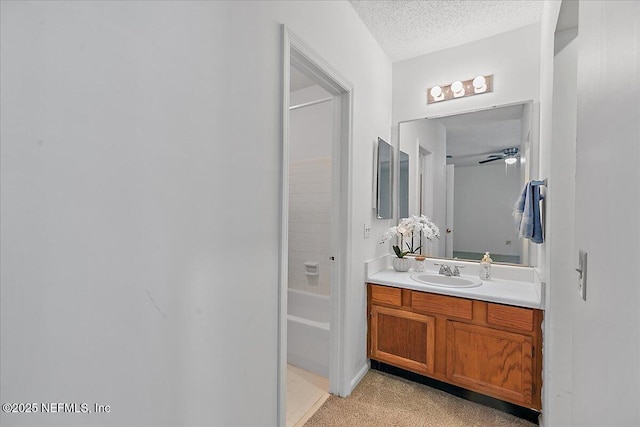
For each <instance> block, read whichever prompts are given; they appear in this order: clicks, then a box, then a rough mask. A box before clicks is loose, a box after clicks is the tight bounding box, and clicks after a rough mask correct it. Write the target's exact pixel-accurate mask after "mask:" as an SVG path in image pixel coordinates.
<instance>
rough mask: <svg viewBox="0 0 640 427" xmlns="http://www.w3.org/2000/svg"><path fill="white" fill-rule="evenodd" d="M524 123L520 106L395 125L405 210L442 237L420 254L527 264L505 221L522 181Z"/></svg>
mask: <svg viewBox="0 0 640 427" xmlns="http://www.w3.org/2000/svg"><path fill="white" fill-rule="evenodd" d="M531 118H532V104H531V103H530V102H526V103H520V104H516V105H509V106H501V107H495V108H490V109H486V110H481V111H475V112H470V113H462V114H456V115H451V116H447V117H437V118H428V119H422V120H415V121H411V122H403V123H400V127H399V141H400V143H399V148H398V149H399V150H401V151H402V152H404V153H408V155H409V160H408V163H409V173H408V175H409V184H408V188H407V189H406V190H407V194H408V198H409V210H408V213H409V215H413V214H416V215H419V214H424V215H426V216H428V217H429V218H431V219H432V220H433V221H434V222H435V224H436V225H437V226H438V227H439V228H440V230H441V234H442V236H441V238H440V239H439V240H437V241H435V242H427V244H426V245H425V247H424V251H423V253H426V254H427V255H430V256H434V257H443V258H458V259H467V260H476V261H478V260H480V259H481V258H482V255H483V254H484V253H485V252H490V253H491V256H492V258H493V260H494V261H496V262H504V263H510V264H519V265H530V264H531V262H530V259H529V246H528V242H527V241H523V240H522V239H520V238H519V237H518V232H517V229H516V226H515V221H514V220H513V217H512V212H513V206H514V203H515V202H516V200H517V199H518V197H519V195H520V192H521V190H522V188H523V186H524V182H526V180H528V179H529V164H528V163H529V162H527V157H529V156H530V152H531V144H530V135H531V123H532V120H531ZM505 160H507V161H505ZM400 191H403V189H400Z"/></svg>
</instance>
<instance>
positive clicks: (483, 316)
mask: <svg viewBox="0 0 640 427" xmlns="http://www.w3.org/2000/svg"><path fill="white" fill-rule="evenodd" d="M367 288H368V289H367V301H368V302H367V307H368V313H369V317H368V326H369V332H368V357H369V358H371V359H373V360H377V361H379V362H384V363H387V364H389V365H393V366H397V367H399V368H403V369H406V370H408V371H412V372H416V373H418V374H421V375H424V376H427V377H431V378H435V379H437V380H440V381H444V382H447V383H450V384H453V385H456V386H459V387H463V388H466V389H468V390H473V391H476V392H479V393H482V394H486V395H488V396H492V397H495V398H497V399H501V400H504V401H507V402H511V403H514V404H516V405H520V406H524V407H527V408H532V409H536V410H540V407H541V405H540V390H541V386H542V351H541V349H542V345H541V344H542V331H541V323H542V311H541V310H536V309H531V308H522V307H513V306H509V305H504V304H495V303H489V302H484V301H476V300H471V299H466V298H458V297H451V296H447V295H438V294H431V293H427V292H420V291H413V290H410V289H400V288H393V287H388V286H381V285H373V284H369V285H368V287H367Z"/></svg>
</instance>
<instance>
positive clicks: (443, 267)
mask: <svg viewBox="0 0 640 427" xmlns="http://www.w3.org/2000/svg"><path fill="white" fill-rule="evenodd" d="M438 274H442V275H444V276H452V275H453V272H452V271H451V267H450V266H448V265H447V264H440V270H438ZM458 274H460V273H458Z"/></svg>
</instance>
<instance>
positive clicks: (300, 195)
mask: <svg viewBox="0 0 640 427" xmlns="http://www.w3.org/2000/svg"><path fill="white" fill-rule="evenodd" d="M330 231H331V159H330V158H318V159H307V160H298V161H293V162H291V163H290V164H289V288H293V289H298V290H302V291H306V292H310V293H314V294H321V295H329V294H330V283H331V278H330V271H329V269H330V264H329V263H330V261H329V256H330ZM305 262H317V263H318V264H319V268H318V273H319V274H318V275H317V276H310V275H307V274H306V273H305V265H304V263H305Z"/></svg>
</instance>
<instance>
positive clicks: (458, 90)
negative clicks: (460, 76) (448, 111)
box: [451, 80, 464, 98]
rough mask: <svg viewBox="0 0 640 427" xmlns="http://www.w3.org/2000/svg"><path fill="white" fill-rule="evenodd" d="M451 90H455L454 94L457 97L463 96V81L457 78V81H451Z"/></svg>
mask: <svg viewBox="0 0 640 427" xmlns="http://www.w3.org/2000/svg"><path fill="white" fill-rule="evenodd" d="M451 91H452V92H453V96H454V97H455V98H459V97H461V96H464V85H463V84H462V82H461V81H460V80H457V81H455V82H453V83H451Z"/></svg>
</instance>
